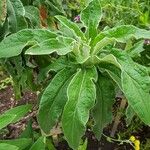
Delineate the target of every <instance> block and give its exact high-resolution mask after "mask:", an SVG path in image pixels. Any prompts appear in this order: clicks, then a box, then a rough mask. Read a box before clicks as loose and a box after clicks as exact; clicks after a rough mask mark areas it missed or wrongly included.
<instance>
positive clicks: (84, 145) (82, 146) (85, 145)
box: [78, 139, 88, 150]
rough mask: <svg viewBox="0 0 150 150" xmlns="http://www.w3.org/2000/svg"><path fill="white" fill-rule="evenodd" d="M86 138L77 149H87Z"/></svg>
mask: <svg viewBox="0 0 150 150" xmlns="http://www.w3.org/2000/svg"><path fill="white" fill-rule="evenodd" d="M87 144H88V140H87V139H85V141H84V143H83V145H80V146H79V148H78V150H86V149H87Z"/></svg>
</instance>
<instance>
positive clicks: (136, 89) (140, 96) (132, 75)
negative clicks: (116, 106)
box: [113, 51, 150, 125]
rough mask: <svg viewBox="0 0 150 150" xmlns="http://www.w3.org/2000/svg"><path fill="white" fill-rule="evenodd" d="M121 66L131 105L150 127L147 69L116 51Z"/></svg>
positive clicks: (124, 89) (149, 83) (122, 79)
mask: <svg viewBox="0 0 150 150" xmlns="http://www.w3.org/2000/svg"><path fill="white" fill-rule="evenodd" d="M113 53H114V55H116V57H117V58H118V61H119V63H120V64H121V68H122V73H121V82H122V89H123V92H124V94H125V96H126V98H127V100H128V103H129V105H130V106H131V107H132V108H133V110H134V111H135V113H136V114H137V115H138V116H139V117H140V118H141V120H142V121H143V122H144V123H145V124H147V125H150V117H149V114H150V109H149V108H150V93H149V92H150V76H149V74H148V70H147V68H146V67H144V66H142V65H139V64H137V63H135V62H133V61H132V59H131V58H130V57H129V56H128V55H127V54H126V53H125V52H121V51H114V52H113Z"/></svg>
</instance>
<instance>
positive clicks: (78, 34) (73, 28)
mask: <svg viewBox="0 0 150 150" xmlns="http://www.w3.org/2000/svg"><path fill="white" fill-rule="evenodd" d="M55 17H56V18H57V19H58V20H59V21H60V22H61V24H62V25H64V26H65V27H67V28H68V29H69V30H70V31H71V32H72V33H73V34H74V35H75V36H76V37H77V38H79V37H80V38H81V39H82V40H85V36H84V33H83V32H82V31H81V30H80V28H79V27H78V26H77V25H76V23H74V22H72V21H70V20H68V19H67V18H66V17H63V16H55Z"/></svg>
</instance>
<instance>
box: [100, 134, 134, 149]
mask: <svg viewBox="0 0 150 150" xmlns="http://www.w3.org/2000/svg"><path fill="white" fill-rule="evenodd" d="M102 135H103V136H104V137H105V138H107V139H110V141H114V142H119V143H127V144H130V145H131V146H133V147H134V145H133V144H132V142H131V141H130V140H119V139H114V138H112V137H109V136H107V135H105V134H102Z"/></svg>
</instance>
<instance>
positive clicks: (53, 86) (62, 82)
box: [38, 68, 74, 134]
mask: <svg viewBox="0 0 150 150" xmlns="http://www.w3.org/2000/svg"><path fill="white" fill-rule="evenodd" d="M69 69H70V68H69ZM69 69H63V70H61V71H60V72H59V73H57V75H56V76H55V77H54V78H53V80H52V81H51V82H50V84H49V85H48V87H47V88H46V89H45V91H44V93H43V95H42V98H41V101H40V106H39V113H38V121H39V124H40V127H41V128H42V130H43V131H44V132H45V133H46V134H48V133H49V132H50V130H51V129H52V127H53V126H54V125H55V124H56V123H57V122H58V119H59V117H60V115H61V113H62V110H63V107H64V105H65V103H66V101H67V86H68V84H69V82H70V80H71V78H72V75H73V73H74V69H73V70H71V69H70V70H69Z"/></svg>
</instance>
